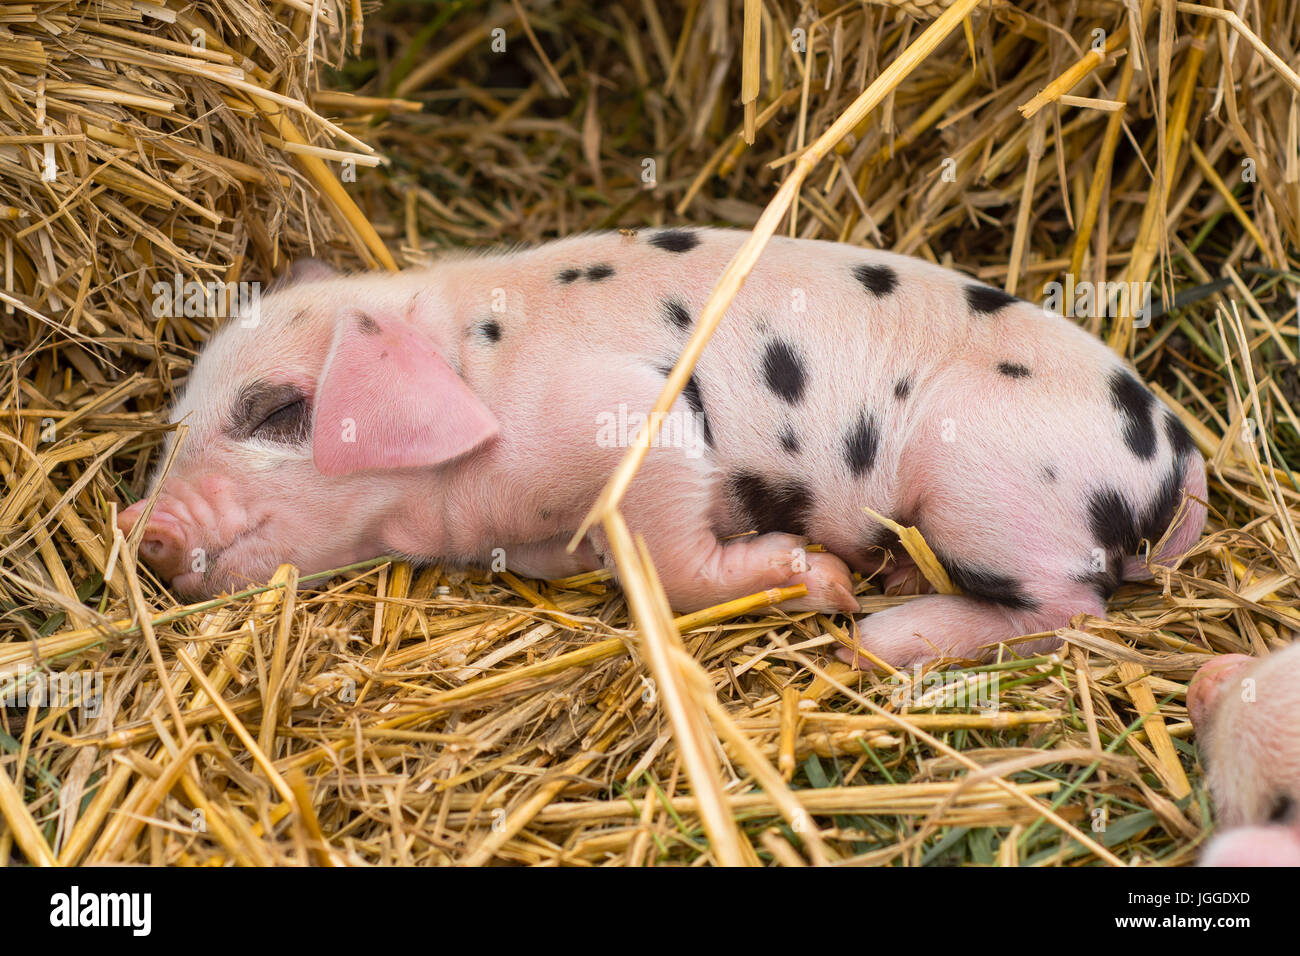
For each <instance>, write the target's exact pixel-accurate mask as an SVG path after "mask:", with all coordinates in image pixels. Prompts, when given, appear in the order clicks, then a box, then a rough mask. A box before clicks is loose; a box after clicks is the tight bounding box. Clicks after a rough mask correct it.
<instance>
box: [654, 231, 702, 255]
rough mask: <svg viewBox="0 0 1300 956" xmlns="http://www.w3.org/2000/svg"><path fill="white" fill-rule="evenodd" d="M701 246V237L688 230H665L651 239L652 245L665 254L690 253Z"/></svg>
mask: <svg viewBox="0 0 1300 956" xmlns="http://www.w3.org/2000/svg"><path fill="white" fill-rule="evenodd" d="M699 244H700V237H699V236H697V235H696V234H695V233H693V232H691V231H690V230H688V229H665V230H663V231H662V232H656V233H655V234H654V235H653V236H651V237H650V245H652V246H654V247H655V248H656V249H662V250H663V251H664V252H690V251H691V250H692V249H694V248H695V247H696V246H698V245H699Z"/></svg>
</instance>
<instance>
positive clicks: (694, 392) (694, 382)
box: [656, 365, 713, 448]
mask: <svg viewBox="0 0 1300 956" xmlns="http://www.w3.org/2000/svg"><path fill="white" fill-rule="evenodd" d="M672 370H673V367H672V366H671V365H659V366H656V371H658V372H659V374H660V375H662V376H664V378H667V377H668V375H669V374H670V373H671V372H672ZM682 398H684V399H686V404H687V405H689V406H691V411H692V412H694V413H695V414H696V415H698V416H700V423H701V425H700V427H701V428H702V429H703V431H704V444H706V445H708V446H709V447H710V448H712V447H713V426H712V425H710V424H709V414H708V412H706V411H705V410H704V395H703V394H702V393H701V392H700V380H699V379H698V378H696V377H695V376H694V375H692V376H691V377H690V378H689V379H687V381H686V386H685V387H684V388H683V389H682Z"/></svg>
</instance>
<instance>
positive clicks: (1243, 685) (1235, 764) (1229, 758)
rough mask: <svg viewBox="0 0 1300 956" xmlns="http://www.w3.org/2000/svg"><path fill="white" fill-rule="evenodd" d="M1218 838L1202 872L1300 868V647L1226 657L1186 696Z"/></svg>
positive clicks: (1211, 665) (1198, 679) (1209, 666)
mask: <svg viewBox="0 0 1300 956" xmlns="http://www.w3.org/2000/svg"><path fill="white" fill-rule="evenodd" d="M1187 711H1188V713H1189V714H1190V715H1191V718H1192V724H1193V725H1194V727H1195V728H1196V742H1197V747H1198V748H1199V749H1200V751H1201V756H1202V758H1203V759H1204V761H1205V766H1206V775H1207V778H1208V780H1209V784H1210V793H1211V795H1212V796H1213V797H1214V801H1215V805H1216V806H1217V807H1218V811H1219V813H1218V815H1219V824H1220V827H1221V829H1222V831H1223V832H1221V833H1219V834H1218V835H1217V836H1216V837H1215V838H1214V839H1213V840H1211V841H1210V844H1209V846H1208V847H1206V849H1205V852H1204V854H1202V856H1201V864H1202V865H1203V866H1300V642H1297V643H1293V644H1291V645H1289V646H1288V647H1287V648H1286V649H1285V650H1281V651H1274V652H1273V653H1272V654H1270V655H1269V656H1268V657H1265V658H1262V659H1261V658H1255V657H1246V656H1245V655H1243V654H1225V655H1223V656H1222V657H1216V658H1215V659H1214V660H1212V661H1210V662H1209V663H1208V664H1205V665H1204V666H1202V667H1201V669H1200V670H1199V671H1197V672H1196V676H1195V677H1194V678H1192V683H1191V685H1190V686H1189V687H1188V689H1187Z"/></svg>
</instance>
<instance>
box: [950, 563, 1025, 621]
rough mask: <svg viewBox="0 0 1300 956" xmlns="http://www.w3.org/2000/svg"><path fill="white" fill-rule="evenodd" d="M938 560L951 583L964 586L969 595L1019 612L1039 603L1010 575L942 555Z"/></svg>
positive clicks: (964, 592)
mask: <svg viewBox="0 0 1300 956" xmlns="http://www.w3.org/2000/svg"><path fill="white" fill-rule="evenodd" d="M939 561H940V563H941V564H943V566H944V568H945V569H946V570H947V572H948V577H950V578H951V579H952V583H953V584H955V585H957V587H959V588H961V590H962V593H963V594H965V595H966V596H967V597H973V598H977V599H979V600H981V601H988V602H990V603H992V604H1001V605H1002V606H1003V607H1009V608H1012V609H1013V610H1016V611H1033V610H1036V609H1037V608H1038V606H1039V605H1038V602H1037V601H1036V600H1034V598H1032V597H1030V596H1029V595H1028V594H1026V593H1025V590H1024V586H1023V585H1022V584H1021V583H1020V582H1019V581H1017V580H1016V579H1015V578H1013V577H1011V576H1010V575H1007V574H999V573H998V572H996V571H993V570H991V569H989V568H982V567H979V566H978V565H973V564H963V563H962V562H960V561H953V560H951V559H949V558H939Z"/></svg>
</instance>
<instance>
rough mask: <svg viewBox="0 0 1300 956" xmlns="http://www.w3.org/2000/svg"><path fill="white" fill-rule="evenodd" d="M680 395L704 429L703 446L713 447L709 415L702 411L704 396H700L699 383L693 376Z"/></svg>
mask: <svg viewBox="0 0 1300 956" xmlns="http://www.w3.org/2000/svg"><path fill="white" fill-rule="evenodd" d="M682 395H683V396H684V397H685V399H686V404H688V405H690V406H691V411H693V412H694V413H695V414H696V415H698V416H699V417H700V422H701V423H702V426H703V429H704V444H706V445H708V446H709V447H710V448H712V447H713V427H712V426H711V425H710V424H709V415H708V413H707V412H706V411H705V410H704V396H703V395H702V394H700V381H699V379H697V378H696V377H695V376H694V375H692V376H691V378H690V381H688V382H687V383H686V387H685V388H683V389H682Z"/></svg>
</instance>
